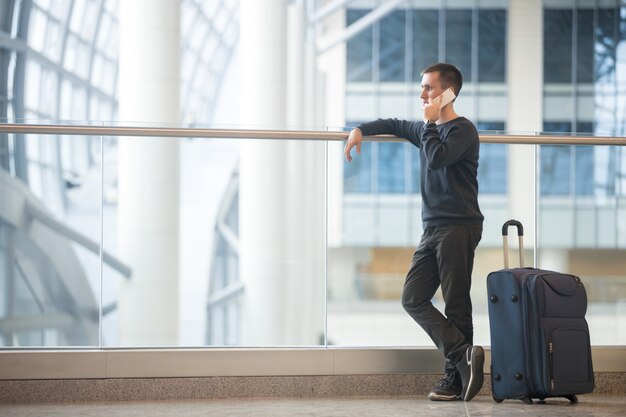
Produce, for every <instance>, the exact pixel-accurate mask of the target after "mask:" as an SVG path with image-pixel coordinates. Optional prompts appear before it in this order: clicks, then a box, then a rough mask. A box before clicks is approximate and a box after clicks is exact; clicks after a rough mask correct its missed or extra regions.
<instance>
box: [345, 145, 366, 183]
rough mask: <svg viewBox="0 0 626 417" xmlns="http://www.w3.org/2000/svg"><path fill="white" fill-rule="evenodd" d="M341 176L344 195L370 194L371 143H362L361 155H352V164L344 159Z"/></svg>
mask: <svg viewBox="0 0 626 417" xmlns="http://www.w3.org/2000/svg"><path fill="white" fill-rule="evenodd" d="M352 152H355V150H353V151H352ZM343 176H344V180H345V181H344V187H345V188H344V192H345V193H369V192H372V142H363V144H362V145H361V155H360V156H359V157H357V158H354V155H353V159H352V162H347V161H345V159H344V164H343Z"/></svg>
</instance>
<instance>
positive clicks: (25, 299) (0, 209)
mask: <svg viewBox="0 0 626 417" xmlns="http://www.w3.org/2000/svg"><path fill="white" fill-rule="evenodd" d="M99 143H100V141H99V140H98V139H94V138H90V137H72V138H71V139H70V138H63V137H56V136H38V135H28V136H25V135H6V134H5V135H2V136H0V149H1V150H2V151H3V152H2V159H1V160H0V161H1V167H0V293H1V294H2V295H1V297H0V335H1V339H0V342H1V345H2V346H16V347H19V346H98V345H99V343H100V341H99V318H100V304H99V293H100V249H99V246H100V221H99V215H100V178H101V177H100V155H99V149H100V147H99ZM105 262H109V263H111V264H112V265H114V266H115V267H116V268H122V266H121V265H119V264H118V263H117V262H116V260H115V259H112V258H108V257H107V258H105ZM122 269H123V268H122Z"/></svg>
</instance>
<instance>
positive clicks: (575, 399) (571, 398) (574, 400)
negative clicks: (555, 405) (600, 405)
mask: <svg viewBox="0 0 626 417" xmlns="http://www.w3.org/2000/svg"><path fill="white" fill-rule="evenodd" d="M565 398H567V399H568V400H569V401H570V403H572V404H578V397H577V396H576V395H573V394H572V395H566V396H565Z"/></svg>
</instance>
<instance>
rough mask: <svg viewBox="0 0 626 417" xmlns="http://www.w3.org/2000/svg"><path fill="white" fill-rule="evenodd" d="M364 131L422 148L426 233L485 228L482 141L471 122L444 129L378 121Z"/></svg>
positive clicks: (451, 123)
mask: <svg viewBox="0 0 626 417" xmlns="http://www.w3.org/2000/svg"><path fill="white" fill-rule="evenodd" d="M358 128H359V129H360V130H361V132H363V135H380V134H391V135H395V136H398V137H401V138H405V139H407V140H409V142H411V143H412V144H414V145H415V146H417V147H418V148H419V149H420V163H421V165H420V173H421V175H420V185H421V192H422V222H423V227H424V228H427V227H430V226H440V225H445V224H456V225H465V226H475V227H482V223H483V219H484V217H483V215H482V213H481V212H480V208H479V207H478V179H477V175H478V153H479V148H480V142H479V140H478V132H477V131H476V127H475V126H474V124H473V123H472V122H470V121H469V120H467V119H466V118H465V117H457V118H456V119H454V120H451V121H449V122H447V123H442V124H440V125H436V124H435V123H428V124H425V123H424V122H409V121H406V120H398V119H378V120H375V121H372V122H368V123H362V124H360V125H359V126H358Z"/></svg>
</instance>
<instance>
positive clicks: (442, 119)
mask: <svg viewBox="0 0 626 417" xmlns="http://www.w3.org/2000/svg"><path fill="white" fill-rule="evenodd" d="M457 117H459V115H458V114H456V112H455V111H454V107H453V104H452V103H450V104H448V105H447V106H446V107H444V108H443V109H441V114H440V115H439V119H438V120H437V124H438V125H440V124H443V123H447V122H449V121H450V120H454V119H456V118H457Z"/></svg>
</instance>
